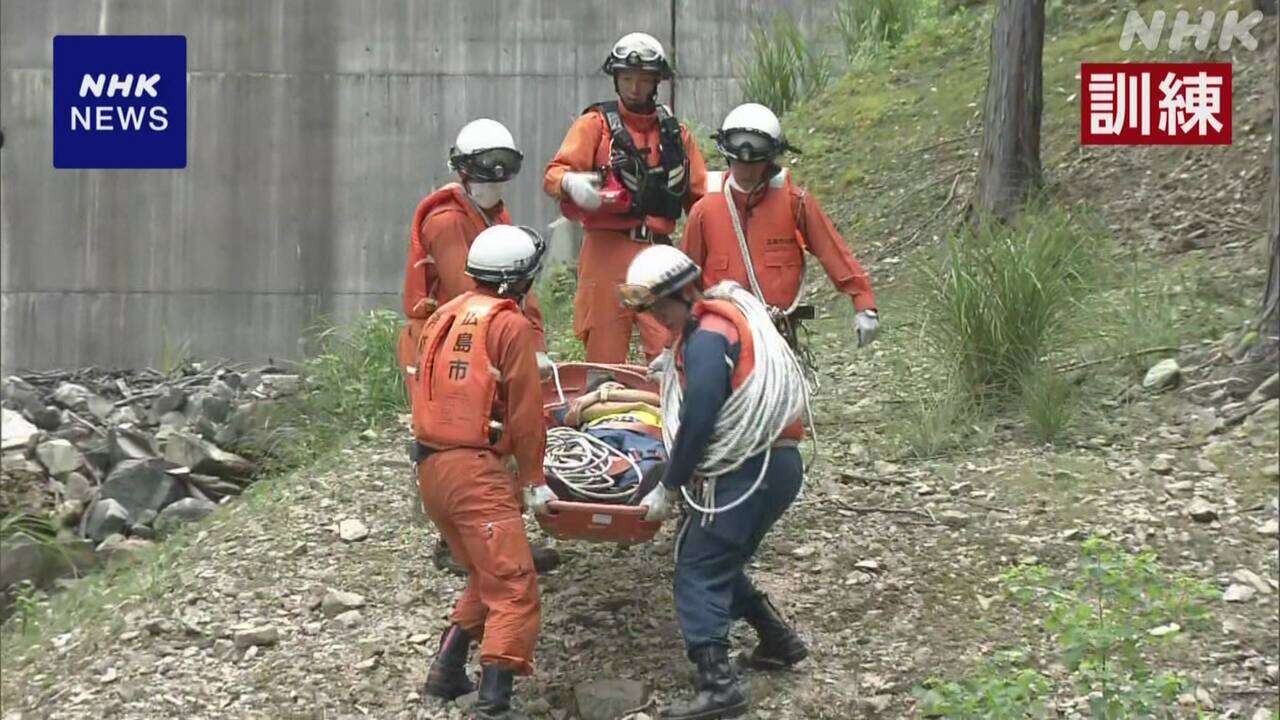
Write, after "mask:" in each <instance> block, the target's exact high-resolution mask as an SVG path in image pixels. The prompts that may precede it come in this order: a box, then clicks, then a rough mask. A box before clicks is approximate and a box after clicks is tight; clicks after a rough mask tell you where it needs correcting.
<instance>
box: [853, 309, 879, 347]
mask: <svg viewBox="0 0 1280 720" xmlns="http://www.w3.org/2000/svg"><path fill="white" fill-rule="evenodd" d="M853 327H854V332H855V333H856V334H857V336H858V347H866V346H867V345H870V344H871V342H872V341H873V340H875V339H876V335H879V334H880V317H879V316H878V315H877V314H876V311H875V310H863V311H862V312H860V313H858V316H857V317H855V318H854V319H853Z"/></svg>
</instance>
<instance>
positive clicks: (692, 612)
mask: <svg viewBox="0 0 1280 720" xmlns="http://www.w3.org/2000/svg"><path fill="white" fill-rule="evenodd" d="M682 348H683V349H682V353H681V354H682V357H681V358H679V360H680V361H681V362H682V364H683V366H684V382H685V391H684V404H683V406H682V407H681V417H680V430H679V432H678V433H677V434H676V438H675V443H674V446H673V447H672V449H671V459H670V462H669V464H668V466H667V472H666V474H665V476H664V477H663V479H662V482H663V484H665V485H666V486H667V487H668V489H670V490H674V491H676V492H679V488H680V487H681V486H683V485H685V484H687V483H688V482H689V480H690V479H691V478H692V476H693V474H694V471H695V469H696V467H697V464H698V462H699V461H700V460H701V459H702V456H703V453H704V452H705V450H706V447H707V443H708V442H709V441H710V439H711V434H712V430H713V429H714V427H715V421H716V417H717V416H718V415H719V413H720V408H721V407H723V405H724V403H725V401H726V400H727V399H728V398H729V395H730V393H731V386H730V376H731V372H732V367H733V365H736V363H737V362H738V355H739V353H740V350H741V347H740V344H739V343H738V342H733V343H732V344H730V341H729V339H728V338H726V337H725V336H724V335H722V334H720V333H719V332H715V331H713V330H707V329H703V328H699V327H698V324H697V321H696V320H691V321H690V323H689V324H688V325H686V326H685V329H684V337H683V343H682ZM726 359H727V360H726ZM769 455H770V458H769V467H768V470H767V471H766V473H765V476H764V480H763V481H762V482H761V485H760V487H759V488H757V489H756V491H755V493H754V494H753V495H752V496H751V497H750V498H748V499H747V500H746V501H745V502H744V503H743V504H741V505H739V506H737V507H735V508H733V509H731V510H728V511H727V512H723V513H720V514H718V515H715V516H714V521H713V522H708V523H706V524H703V522H702V517H703V516H702V515H701V514H700V513H696V512H695V513H692V514H691V515H690V516H689V519H688V520H687V521H686V523H685V526H684V528H682V530H681V534H682V536H683V537H682V540H681V544H680V553H679V556H678V557H677V558H676V572H675V590H674V595H675V606H676V616H677V618H678V619H679V621H680V629H681V632H682V633H683V634H684V641H685V649H686V651H687V652H689V653H690V654H692V652H693V651H694V650H695V649H696V648H698V647H701V646H703V645H709V644H718V645H725V646H727V645H728V644H729V627H730V625H731V624H732V623H733V621H734V620H736V619H738V618H741V617H742V614H743V604H744V603H745V602H747V601H748V599H750V598H751V597H752V596H754V595H755V593H756V590H755V587H754V586H753V585H752V584H751V580H750V579H748V578H747V575H746V573H745V572H744V568H746V566H747V563H748V562H750V560H751V557H752V556H753V555H754V554H755V552H756V548H758V547H759V546H760V541H761V540H763V539H764V536H765V534H766V533H768V532H769V528H771V527H773V524H774V523H775V522H777V520H778V518H779V517H781V516H782V514H783V513H784V512H785V511H786V509H787V508H788V507H790V506H791V503H792V502H793V501H794V500H795V498H796V495H797V494H798V493H799V492H800V482H801V480H802V478H803V475H804V464H803V462H802V461H801V459H800V451H799V450H798V449H797V448H795V447H778V448H774V449H773V450H772V451H771V452H770V453H769ZM764 457H765V453H760V454H758V455H755V456H753V457H751V458H750V459H748V460H747V462H746V463H744V464H743V465H742V467H740V468H738V470H736V471H734V472H733V473H730V474H728V475H723V476H721V477H719V478H718V479H717V480H716V491H715V494H716V497H715V507H725V506H727V505H729V504H730V503H732V502H734V501H735V500H737V499H738V498H740V497H742V494H743V493H745V492H746V491H747V490H749V489H750V488H751V486H752V484H753V483H755V480H756V478H757V477H758V476H759V474H760V465H761V463H762V462H764ZM703 504H705V503H703Z"/></svg>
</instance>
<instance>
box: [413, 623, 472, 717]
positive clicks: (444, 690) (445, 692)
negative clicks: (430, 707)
mask: <svg viewBox="0 0 1280 720" xmlns="http://www.w3.org/2000/svg"><path fill="white" fill-rule="evenodd" d="M470 652H471V635H469V634H468V633H467V631H466V630H463V629H462V628H461V627H458V626H457V625H450V626H449V627H448V628H447V629H445V631H444V634H442V635H441V636H440V649H439V650H437V651H436V656H435V658H434V659H433V660H432V661H431V667H430V668H429V669H428V670H427V683H426V685H425V686H424V687H423V692H425V693H426V694H427V695H430V696H432V697H438V698H442V699H444V700H454V699H456V698H458V697H461V696H463V695H466V694H467V693H469V692H475V689H476V684H475V683H473V682H471V678H469V677H467V655H468V654H470Z"/></svg>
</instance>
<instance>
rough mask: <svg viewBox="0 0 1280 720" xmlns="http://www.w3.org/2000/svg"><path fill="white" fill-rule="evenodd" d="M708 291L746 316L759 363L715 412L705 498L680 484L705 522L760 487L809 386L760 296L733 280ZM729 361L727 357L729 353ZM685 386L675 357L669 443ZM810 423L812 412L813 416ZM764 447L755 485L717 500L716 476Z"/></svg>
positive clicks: (667, 395)
mask: <svg viewBox="0 0 1280 720" xmlns="http://www.w3.org/2000/svg"><path fill="white" fill-rule="evenodd" d="M706 297H708V298H710V299H713V300H727V301H729V302H731V303H733V304H734V305H735V306H736V307H737V308H738V309H739V310H741V311H742V312H743V314H744V315H745V316H746V319H747V324H748V326H750V328H751V342H752V345H753V347H754V352H755V358H754V359H755V365H754V368H753V370H752V371H751V374H750V375H748V376H747V379H746V381H745V382H744V383H743V384H742V386H741V387H739V388H738V389H737V390H734V391H733V393H732V394H730V395H729V398H728V400H726V401H725V403H724V405H723V406H722V407H721V408H720V414H719V415H718V416H717V417H716V424H715V429H714V430H713V431H712V435H711V440H710V442H708V444H707V447H706V450H705V451H704V453H703V456H702V459H701V460H700V461H699V462H698V466H697V474H698V475H700V476H701V477H702V478H703V481H704V483H703V493H702V495H703V501H704V502H705V503H706V505H701V504H699V503H698V502H696V501H695V500H694V499H693V497H692V496H691V495H690V493H689V491H688V489H687V488H681V492H682V493H683V494H684V499H685V501H686V502H688V503H689V505H690V507H692V508H693V509H694V510H696V511H698V512H700V513H703V520H702V521H703V523H704V524H705V523H707V522H709V521H710V519H711V518H713V517H714V516H715V515H718V514H719V513H722V512H727V511H729V510H732V509H733V508H735V507H737V506H739V505H741V504H742V503H744V502H746V501H747V499H748V498H750V497H751V495H752V494H754V493H755V491H756V490H757V489H759V487H760V484H761V483H762V482H763V481H764V476H765V473H766V472H767V471H768V469H769V459H770V457H771V454H772V453H771V451H772V448H773V445H774V443H775V442H777V440H778V437H779V436H780V435H781V434H782V431H783V430H784V429H785V428H786V427H787V426H788V425H790V424H791V423H793V422H795V420H796V419H797V418H798V417H800V415H801V413H802V412H804V413H806V414H810V415H811V413H809V412H808V407H809V403H808V398H809V392H810V387H809V383H808V381H807V380H806V379H805V373H804V369H803V368H802V367H801V365H800V361H799V359H798V358H796V355H795V353H794V352H793V351H792V350H791V347H790V346H788V345H787V341H786V340H785V339H784V338H783V337H782V335H781V334H780V333H779V332H778V330H777V328H775V327H774V325H773V321H772V320H771V319H770V317H769V311H768V309H767V308H766V307H765V305H764V303H762V302H761V301H760V300H759V299H757V298H756V297H755V296H754V295H752V294H751V293H750V292H749V291H747V290H746V289H744V288H743V287H742V286H741V285H738V284H737V283H735V282H732V281H725V282H722V283H720V284H718V285H716V286H715V287H713V288H711V289H709V290H707V292H706ZM726 361H727V358H726ZM683 401H684V390H683V388H682V387H681V385H680V378H679V375H678V373H677V371H676V367H675V363H674V362H670V361H669V362H667V363H666V367H665V369H664V371H663V373H662V417H663V420H662V438H663V442H664V443H665V444H666V446H667V449H668V450H670V449H671V448H672V446H673V445H674V443H675V437H676V434H677V433H678V432H679V431H680V409H681V405H682V404H683ZM810 423H812V418H811V417H810ZM762 452H763V453H764V454H765V456H764V459H763V462H762V463H761V465H760V473H759V475H758V476H757V477H756V480H755V482H754V483H752V485H751V487H750V488H749V489H748V490H747V491H746V492H745V493H743V494H742V495H741V496H740V497H738V498H737V499H736V500H734V501H733V502H731V503H729V504H728V505H725V506H724V507H720V508H717V507H716V506H715V482H716V479H717V478H719V477H720V476H722V475H727V474H728V473H731V472H734V471H735V470H737V469H738V468H740V467H742V465H743V464H744V463H745V462H746V461H747V460H749V459H751V458H753V457H755V456H756V455H758V454H760V453H762Z"/></svg>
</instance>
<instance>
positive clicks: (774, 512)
mask: <svg viewBox="0 0 1280 720" xmlns="http://www.w3.org/2000/svg"><path fill="white" fill-rule="evenodd" d="M698 278H699V268H698V266H697V265H696V264H695V263H694V262H693V261H692V260H690V259H689V257H688V256H686V255H685V254H684V253H682V252H680V251H679V250H677V249H675V248H673V247H667V246H654V247H651V248H648V249H646V250H644V251H643V252H641V253H640V254H639V255H637V256H636V258H635V260H634V261H632V263H631V266H630V268H629V269H628V270H627V279H626V283H625V284H623V285H622V286H621V287H620V288H619V291H620V294H621V296H622V298H623V302H625V303H626V304H627V305H628V307H631V308H632V309H634V310H636V311H637V312H640V311H644V312H647V313H648V314H649V315H650V316H652V317H654V318H655V319H657V320H658V321H659V322H661V323H662V325H663V326H664V327H666V328H667V330H668V331H669V332H670V333H671V334H672V337H673V338H675V341H674V346H673V348H672V356H671V361H670V362H669V363H667V364H666V367H665V368H664V369H663V370H662V373H663V375H662V393H661V395H662V414H663V418H662V422H663V432H664V435H665V439H666V440H667V445H668V447H669V448H670V458H669V461H668V464H667V467H666V471H665V473H664V474H663V476H662V479H661V481H660V483H659V484H658V485H657V487H656V488H655V489H654V490H653V491H651V492H650V493H649V494H648V495H647V496H646V497H645V499H644V500H643V502H642V503H641V504H643V505H646V506H648V508H649V510H648V513H647V515H646V519H650V520H655V519H662V518H664V517H666V516H668V515H669V514H670V513H671V511H672V509H673V507H672V506H673V505H674V504H675V503H676V500H677V498H678V497H679V496H680V495H681V494H683V495H684V497H685V499H686V500H688V501H689V505H690V507H691V508H692V509H693V512H691V513H690V514H689V515H688V517H687V518H686V521H685V523H684V525H683V526H682V528H681V529H680V532H679V535H678V537H677V551H676V569H675V584H674V585H675V586H674V593H673V594H674V597H675V606H676V616H677V618H678V619H679V622H680V629H681V632H682V633H683V635H684V642H685V649H686V652H687V653H688V656H689V658H690V659H691V660H692V661H693V662H694V663H695V664H696V665H697V675H696V680H695V688H696V690H697V694H696V695H695V696H694V697H693V698H692V699H691V700H689V701H686V702H681V703H676V704H673V705H672V706H670V707H668V708H666V709H664V710H663V711H662V714H661V717H663V718H670V719H679V720H710V719H712V718H727V717H738V716H740V715H742V714H744V713H745V712H747V709H748V705H749V700H748V698H747V695H746V690H745V689H744V688H743V687H742V686H741V685H740V684H739V682H738V678H737V676H736V673H735V670H734V668H733V667H732V666H731V665H730V663H729V653H728V651H729V629H730V626H731V625H732V623H733V621H734V620H737V619H743V620H746V621H747V623H748V624H749V625H751V627H752V628H753V629H754V630H755V631H756V634H757V635H758V637H759V641H760V642H759V645H758V646H757V647H756V649H755V651H754V652H753V653H752V654H751V656H750V658H749V660H748V662H749V663H750V664H751V665H752V666H755V667H758V668H763V669H779V668H787V667H790V666H792V665H794V664H796V663H798V662H800V661H801V660H803V659H804V658H805V657H806V656H807V655H808V649H807V648H806V647H805V645H804V642H803V641H801V639H800V637H799V635H797V634H796V632H795V630H793V629H792V628H791V627H790V626H789V625H787V623H786V622H785V621H784V620H783V619H782V617H781V616H780V614H779V613H778V611H777V610H776V608H775V607H774V606H773V604H772V603H771V602H770V601H769V598H768V597H767V596H766V595H765V594H764V593H762V592H760V591H759V590H757V589H756V587H755V586H754V585H753V584H752V582H751V580H750V579H749V578H747V576H746V573H745V572H744V570H745V568H746V566H747V563H748V562H749V561H750V560H751V557H752V555H754V554H755V551H756V548H757V547H759V545H760V542H761V541H762V540H763V539H764V536H765V534H766V533H768V531H769V529H770V528H771V527H773V524H774V523H775V522H777V520H778V519H779V517H781V516H782V514H783V512H785V511H786V509H787V508H788V507H789V506H790V505H791V503H792V501H793V500H795V498H796V495H797V493H798V492H799V490H800V483H801V480H802V477H803V474H804V466H803V463H802V462H801V459H800V452H799V449H798V448H797V444H798V441H799V439H800V438H801V437H802V428H801V425H800V415H801V413H802V411H804V409H805V408H806V406H807V397H808V390H809V389H808V386H807V384H806V382H805V380H804V374H803V370H802V369H801V367H800V363H799V361H798V360H797V358H796V356H795V354H794V353H793V352H792V351H791V349H790V348H789V347H788V346H787V344H786V341H785V340H784V339H783V337H782V336H781V335H780V334H779V333H778V331H777V329H776V328H775V327H774V325H773V322H772V319H771V318H770V317H769V313H768V311H767V309H766V308H765V306H764V305H763V303H761V302H760V301H759V300H757V299H756V297H755V296H754V295H752V294H751V293H750V292H749V291H747V290H745V289H743V288H742V287H741V286H739V285H737V284H736V283H733V282H726V283H723V284H720V285H716V286H715V287H712V288H709V289H708V290H707V291H706V293H705V294H704V293H703V292H702V291H701V290H700V289H699V287H698V285H699V283H698ZM695 479H700V480H701V484H702V488H701V497H700V499H698V500H694V499H693V498H694V494H693V493H692V492H691V487H692V486H693V485H694V481H695Z"/></svg>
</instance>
